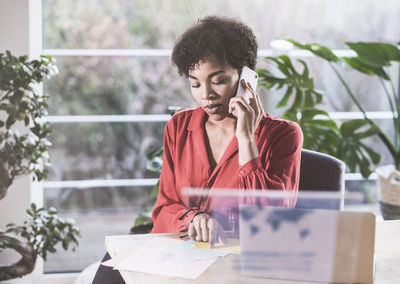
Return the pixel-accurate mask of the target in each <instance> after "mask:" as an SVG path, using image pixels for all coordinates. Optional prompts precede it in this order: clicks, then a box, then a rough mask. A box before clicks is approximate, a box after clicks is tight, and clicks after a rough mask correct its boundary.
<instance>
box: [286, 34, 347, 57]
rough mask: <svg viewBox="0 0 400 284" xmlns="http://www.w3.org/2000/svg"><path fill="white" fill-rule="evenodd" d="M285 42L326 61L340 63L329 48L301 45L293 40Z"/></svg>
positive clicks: (318, 45)
mask: <svg viewBox="0 0 400 284" xmlns="http://www.w3.org/2000/svg"><path fill="white" fill-rule="evenodd" d="M286 41H288V42H291V43H292V44H293V45H294V46H296V47H298V48H301V49H304V50H308V51H310V52H312V53H313V54H315V55H316V56H319V57H321V58H323V59H325V60H327V61H332V62H338V61H340V58H339V57H337V56H336V55H335V54H334V53H333V51H332V50H331V49H330V48H329V47H326V46H323V45H320V44H318V43H310V44H302V43H300V42H298V41H295V40H294V39H286Z"/></svg>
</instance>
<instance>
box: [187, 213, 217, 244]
mask: <svg viewBox="0 0 400 284" xmlns="http://www.w3.org/2000/svg"><path fill="white" fill-rule="evenodd" d="M210 219H211V217H210V216H209V215H208V214H199V215H197V216H195V217H194V218H193V221H192V223H190V225H189V228H188V236H189V237H190V238H191V239H192V240H196V241H199V242H200V241H203V242H208V241H209V229H208V220H210Z"/></svg>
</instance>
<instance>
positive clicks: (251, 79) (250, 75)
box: [236, 66, 258, 101]
mask: <svg viewBox="0 0 400 284" xmlns="http://www.w3.org/2000/svg"><path fill="white" fill-rule="evenodd" d="M242 79H244V81H245V82H246V84H247V83H250V86H251V88H252V89H253V91H254V92H255V91H256V88H257V81H258V75H257V73H256V72H255V71H253V70H251V69H250V68H249V67H247V66H244V67H243V70H242V73H241V74H240V79H239V85H238V88H237V91H236V96H237V97H244V98H245V99H246V100H247V101H248V99H247V98H246V90H245V89H244V88H243V86H242V84H241V81H242Z"/></svg>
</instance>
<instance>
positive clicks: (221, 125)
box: [206, 116, 237, 132]
mask: <svg viewBox="0 0 400 284" xmlns="http://www.w3.org/2000/svg"><path fill="white" fill-rule="evenodd" d="M236 121H237V120H236V118H234V117H232V116H227V117H225V118H224V119H222V120H214V119H212V117H210V116H209V117H208V118H207V120H206V124H208V125H209V126H212V127H215V128H218V129H221V131H224V132H226V131H232V130H233V131H235V130H236Z"/></svg>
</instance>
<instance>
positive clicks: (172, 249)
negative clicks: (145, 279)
mask: <svg viewBox="0 0 400 284" xmlns="http://www.w3.org/2000/svg"><path fill="white" fill-rule="evenodd" d="M192 246H193V242H192V241H183V240H177V239H170V238H153V239H151V240H149V241H148V242H147V243H146V244H145V245H144V246H143V247H142V248H140V249H138V250H136V251H135V252H133V253H132V254H130V255H129V256H127V257H126V258H125V259H124V260H123V261H122V262H120V263H119V264H118V265H116V266H115V267H114V269H118V270H126V271H136V272H142V273H150V274H156V275H163V276H173V277H182V278H186V279H197V278H198V277H199V276H200V275H201V274H202V273H203V272H204V271H205V270H206V269H207V268H208V267H209V266H210V265H212V264H213V263H214V262H215V261H216V260H217V259H218V257H220V256H224V255H226V253H221V252H212V251H207V250H202V249H196V248H192Z"/></svg>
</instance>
